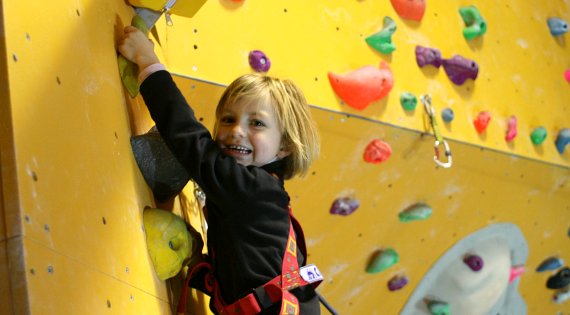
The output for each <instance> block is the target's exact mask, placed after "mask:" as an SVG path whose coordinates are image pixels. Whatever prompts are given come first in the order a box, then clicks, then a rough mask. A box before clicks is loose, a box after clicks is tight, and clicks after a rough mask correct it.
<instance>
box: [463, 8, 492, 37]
mask: <svg viewBox="0 0 570 315" xmlns="http://www.w3.org/2000/svg"><path fill="white" fill-rule="evenodd" d="M459 14H460V15H461V18H462V19H463V22H465V28H464V29H463V36H464V37H465V39H467V40H471V39H473V38H475V37H477V36H481V35H483V34H485V32H487V22H485V20H484V19H483V17H482V16H481V13H479V10H478V9H477V8H476V7H475V6H473V5H472V6H468V7H461V8H460V9H459Z"/></svg>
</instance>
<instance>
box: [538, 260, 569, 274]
mask: <svg viewBox="0 0 570 315" xmlns="http://www.w3.org/2000/svg"><path fill="white" fill-rule="evenodd" d="M562 265H564V261H563V260H562V259H560V258H558V257H550V258H547V259H545V260H544V261H543V262H542V263H541V264H540V265H539V266H538V267H536V271H537V272H543V271H548V270H556V269H558V268H560V267H562Z"/></svg>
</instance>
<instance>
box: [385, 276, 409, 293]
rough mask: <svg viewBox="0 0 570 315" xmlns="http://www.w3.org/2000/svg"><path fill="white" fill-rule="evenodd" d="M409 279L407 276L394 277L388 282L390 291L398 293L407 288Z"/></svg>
mask: <svg viewBox="0 0 570 315" xmlns="http://www.w3.org/2000/svg"><path fill="white" fill-rule="evenodd" d="M408 282H409V281H408V277H406V276H394V277H393V278H392V279H390V281H388V290H390V291H397V290H400V289H401V288H403V287H405V286H406V284H408Z"/></svg>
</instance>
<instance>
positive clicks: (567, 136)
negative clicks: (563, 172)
mask: <svg viewBox="0 0 570 315" xmlns="http://www.w3.org/2000/svg"><path fill="white" fill-rule="evenodd" d="M569 143H570V128H564V129H562V130H560V132H559V133H558V136H557V137H556V150H558V153H560V154H562V153H564V149H565V148H566V146H567V145H568V144H569Z"/></svg>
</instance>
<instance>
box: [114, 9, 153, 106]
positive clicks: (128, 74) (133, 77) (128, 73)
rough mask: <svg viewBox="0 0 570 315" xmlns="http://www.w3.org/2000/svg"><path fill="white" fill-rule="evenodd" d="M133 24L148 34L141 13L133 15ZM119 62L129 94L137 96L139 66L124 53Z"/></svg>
mask: <svg viewBox="0 0 570 315" xmlns="http://www.w3.org/2000/svg"><path fill="white" fill-rule="evenodd" d="M131 25H132V26H134V27H136V28H138V29H139V30H141V32H143V33H144V34H145V35H146V36H148V28H147V27H146V24H145V22H144V20H143V19H142V18H141V17H140V16H139V15H135V16H133V19H132V21H131ZM117 62H118V64H119V73H120V75H121V80H122V81H123V85H124V86H125V88H126V89H127V92H129V95H130V96H131V97H135V96H137V94H138V93H139V82H138V74H139V68H138V66H137V65H136V64H135V63H133V62H131V61H129V60H128V59H126V58H125V57H123V55H119V57H118V60H117Z"/></svg>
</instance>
